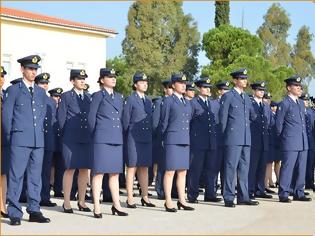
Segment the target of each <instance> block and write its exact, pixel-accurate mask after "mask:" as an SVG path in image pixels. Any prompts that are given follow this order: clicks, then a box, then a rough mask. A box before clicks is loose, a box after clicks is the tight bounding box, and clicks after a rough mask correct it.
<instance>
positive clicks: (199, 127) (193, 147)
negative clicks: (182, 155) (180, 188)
mask: <svg viewBox="0 0 315 236" xmlns="http://www.w3.org/2000/svg"><path fill="white" fill-rule="evenodd" d="M195 84H196V86H197V87H198V91H199V95H198V97H195V98H193V99H192V100H191V106H192V114H193V115H192V120H191V127H190V167H189V170H188V174H187V182H188V183H187V196H188V201H189V202H190V203H198V200H197V198H198V195H199V180H200V177H201V174H202V172H203V171H204V173H205V175H204V184H205V194H204V201H209V202H219V201H221V200H222V199H221V198H218V197H217V196H216V177H217V175H218V173H219V167H220V165H219V162H218V158H217V155H216V150H217V136H216V123H215V115H214V113H213V111H212V107H211V103H210V95H211V92H210V88H211V84H210V78H208V77H205V78H201V79H199V80H197V81H196V82H195Z"/></svg>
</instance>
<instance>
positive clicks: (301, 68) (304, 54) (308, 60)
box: [292, 26, 315, 86]
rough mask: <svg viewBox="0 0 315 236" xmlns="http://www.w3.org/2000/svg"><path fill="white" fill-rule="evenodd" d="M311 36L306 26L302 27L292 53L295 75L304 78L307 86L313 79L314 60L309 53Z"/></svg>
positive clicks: (314, 71) (310, 52)
mask: <svg viewBox="0 0 315 236" xmlns="http://www.w3.org/2000/svg"><path fill="white" fill-rule="evenodd" d="M312 39H313V34H311V33H310V31H309V28H308V27H307V26H302V27H301V29H300V30H299V32H298V34H297V40H296V44H295V45H294V49H293V53H292V67H293V68H294V69H295V71H296V72H297V74H299V75H300V76H301V77H302V78H304V83H305V84H306V85H307V86H308V85H309V82H310V80H311V79H313V78H314V77H315V58H314V56H313V53H312V51H311V42H312Z"/></svg>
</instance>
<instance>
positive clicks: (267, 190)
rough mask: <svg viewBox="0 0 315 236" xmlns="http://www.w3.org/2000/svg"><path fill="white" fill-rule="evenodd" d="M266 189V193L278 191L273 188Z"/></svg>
mask: <svg viewBox="0 0 315 236" xmlns="http://www.w3.org/2000/svg"><path fill="white" fill-rule="evenodd" d="M265 190H266V193H272V194H274V193H276V192H275V191H273V190H271V189H270V188H266V189H265Z"/></svg>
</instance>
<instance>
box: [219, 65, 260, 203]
mask: <svg viewBox="0 0 315 236" xmlns="http://www.w3.org/2000/svg"><path fill="white" fill-rule="evenodd" d="M230 75H231V76H232V77H233V83H234V88H233V89H232V90H230V91H229V92H227V93H225V94H224V95H223V96H222V98H221V107H220V111H219V117H220V124H221V131H222V133H223V140H224V145H225V147H224V149H225V155H224V165H225V169H224V170H225V173H224V190H223V198H224V202H225V206H226V207H235V204H234V202H233V201H234V197H235V182H236V181H235V177H236V176H237V178H238V181H237V203H238V204H242V205H257V204H258V202H257V201H253V200H251V199H250V198H249V194H248V170H249V163H250V145H251V133H250V119H251V120H253V119H255V112H254V111H253V108H252V103H251V100H250V98H249V97H248V95H247V94H246V93H245V92H244V89H245V88H246V86H247V77H248V76H247V70H246V69H240V70H238V71H234V72H232V73H231V74H230Z"/></svg>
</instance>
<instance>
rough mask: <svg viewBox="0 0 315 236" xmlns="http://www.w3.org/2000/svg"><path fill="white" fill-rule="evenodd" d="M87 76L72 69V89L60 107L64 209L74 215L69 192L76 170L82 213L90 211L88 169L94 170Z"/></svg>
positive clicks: (82, 71) (80, 71) (64, 96)
mask: <svg viewBox="0 0 315 236" xmlns="http://www.w3.org/2000/svg"><path fill="white" fill-rule="evenodd" d="M87 77H88V76H87V74H86V72H85V70H81V69H72V70H71V71H70V81H71V83H72V85H73V89H71V90H70V91H67V92H65V93H63V94H62V95H61V101H60V104H59V107H58V122H59V128H60V129H61V132H62V157H63V159H64V164H65V172H64V175H63V193H64V204H63V210H64V212H65V213H73V210H72V208H71V204H70V192H71V187H72V180H73V174H74V172H75V170H76V169H79V175H78V203H77V205H78V208H79V210H80V211H85V212H89V211H91V210H90V209H89V208H88V207H87V206H86V204H85V193H86V189H87V184H88V178H89V176H88V174H89V172H88V169H91V167H92V152H91V143H90V139H91V138H90V137H91V135H90V133H89V129H88V121H87V118H88V115H89V110H90V102H91V97H90V95H89V94H88V93H86V92H84V88H85V79H86V78H87Z"/></svg>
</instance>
